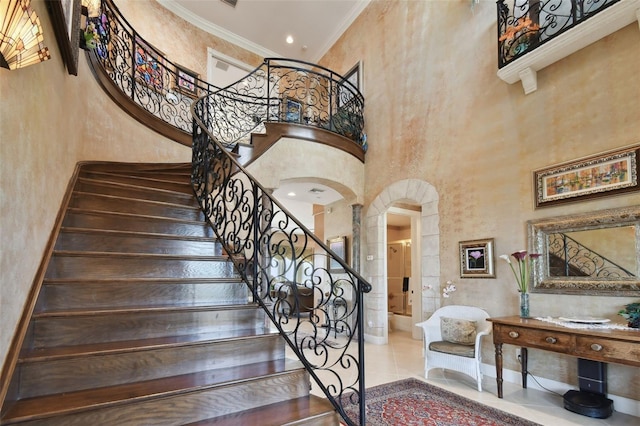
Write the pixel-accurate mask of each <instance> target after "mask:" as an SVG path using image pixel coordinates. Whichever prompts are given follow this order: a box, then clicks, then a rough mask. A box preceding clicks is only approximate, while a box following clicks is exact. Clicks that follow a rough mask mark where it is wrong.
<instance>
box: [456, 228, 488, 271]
mask: <svg viewBox="0 0 640 426" xmlns="http://www.w3.org/2000/svg"><path fill="white" fill-rule="evenodd" d="M459 246H460V277H461V278H495V276H496V275H495V273H494V270H493V238H486V239H483V240H472V241H460V243H459Z"/></svg>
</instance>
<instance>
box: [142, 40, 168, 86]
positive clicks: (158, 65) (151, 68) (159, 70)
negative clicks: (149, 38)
mask: <svg viewBox="0 0 640 426" xmlns="http://www.w3.org/2000/svg"><path fill="white" fill-rule="evenodd" d="M135 45H136V50H135V61H136V69H135V76H136V81H139V82H141V83H144V84H146V85H147V86H149V87H152V88H154V89H155V90H157V91H158V92H161V91H162V90H163V89H165V88H166V87H165V83H164V75H165V72H164V71H165V69H164V64H163V62H162V53H161V52H160V51H159V50H157V49H155V48H154V47H153V46H151V45H150V44H148V43H146V42H145V41H144V40H142V39H141V38H136V40H135Z"/></svg>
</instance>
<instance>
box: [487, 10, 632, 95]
mask: <svg viewBox="0 0 640 426" xmlns="http://www.w3.org/2000/svg"><path fill="white" fill-rule="evenodd" d="M634 21H638V24H639V25H640V0H623V1H620V2H618V3H616V4H613V5H611V6H610V7H609V8H607V9H606V10H603V11H602V12H600V13H598V14H596V15H594V16H592V17H591V18H589V19H587V20H585V21H584V22H581V23H579V24H578V25H576V26H575V27H573V28H571V29H569V30H567V31H566V32H565V33H563V34H560V35H559V36H557V37H556V38H554V39H553V40H550V41H548V42H547V43H545V44H543V45H542V46H540V47H538V48H537V49H535V50H533V51H531V52H529V53H527V54H525V55H523V56H522V57H520V58H518V59H516V60H515V61H513V62H511V63H510V64H508V65H506V66H504V67H502V68H500V69H499V70H498V77H500V78H501V79H502V80H504V81H505V82H507V83H509V84H513V83H516V82H518V81H522V85H523V89H524V91H525V94H529V93H531V92H534V91H535V90H536V89H537V88H538V87H537V81H536V78H535V76H536V73H537V72H538V71H540V70H541V69H543V68H545V67H547V66H549V65H551V64H553V63H554V62H557V61H559V60H561V59H563V58H565V57H567V56H569V55H571V54H572V53H575V52H577V51H578V50H580V49H582V48H584V47H587V46H588V45H590V44H593V43H595V42H596V41H598V40H600V39H602V38H604V37H606V36H608V35H610V34H612V33H614V32H616V31H618V30H620V29H622V28H624V27H626V26H627V25H630V24H632V23H633V22H634ZM639 29H640V28H639Z"/></svg>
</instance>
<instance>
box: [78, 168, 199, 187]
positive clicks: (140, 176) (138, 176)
mask: <svg viewBox="0 0 640 426" xmlns="http://www.w3.org/2000/svg"><path fill="white" fill-rule="evenodd" d="M83 174H92V175H96V176H105V178H106V180H109V178H110V177H116V178H127V179H132V180H134V181H135V180H140V181H141V182H154V183H172V184H183V185H185V186H187V187H191V171H190V170H189V171H187V172H183V173H167V176H171V177H180V178H182V179H181V180H176V179H167V178H166V177H165V176H164V174H163V175H162V177H158V174H157V173H153V174H152V175H147V174H148V173H145V172H132V173H123V172H120V173H118V172H106V171H99V170H84V171H83V172H81V174H80V175H81V176H82V175H83ZM83 177H86V176H83Z"/></svg>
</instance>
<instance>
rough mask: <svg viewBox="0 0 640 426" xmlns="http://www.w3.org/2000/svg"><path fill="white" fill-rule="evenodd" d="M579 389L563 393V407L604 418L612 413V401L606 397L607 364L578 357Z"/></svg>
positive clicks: (589, 415) (584, 414)
mask: <svg viewBox="0 0 640 426" xmlns="http://www.w3.org/2000/svg"><path fill="white" fill-rule="evenodd" d="M578 384H579V385H580V390H579V391H576V390H570V391H568V392H567V393H565V394H564V408H566V409H567V410H569V411H573V412H574V413H578V414H582V415H583V416H588V417H595V418H598V419H606V418H607V417H609V416H611V414H613V401H612V400H610V399H609V398H607V395H606V394H607V364H605V363H603V362H598V361H590V360H588V359H582V358H578Z"/></svg>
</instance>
